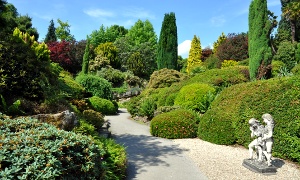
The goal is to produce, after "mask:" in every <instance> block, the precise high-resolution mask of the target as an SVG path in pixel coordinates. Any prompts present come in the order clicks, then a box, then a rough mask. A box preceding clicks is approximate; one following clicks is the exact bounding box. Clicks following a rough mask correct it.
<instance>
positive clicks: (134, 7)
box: [7, 0, 281, 58]
mask: <svg viewBox="0 0 300 180" xmlns="http://www.w3.org/2000/svg"><path fill="white" fill-rule="evenodd" d="M7 2H8V3H12V4H13V5H14V6H15V7H16V8H17V10H18V12H19V13H20V14H21V15H26V14H27V15H29V16H30V17H31V18H32V22H33V27H35V28H37V30H38V32H39V34H40V38H39V41H42V40H43V39H44V38H45V35H46V33H47V31H48V26H49V24H50V20H51V19H53V20H54V22H55V26H57V19H58V18H59V19H60V20H62V21H63V22H66V21H67V22H68V23H69V25H70V26H71V28H70V30H71V34H72V35H74V36H75V38H76V40H78V41H79V40H82V39H85V38H86V36H87V35H89V34H91V33H92V31H94V30H98V29H99V28H100V26H101V25H102V24H103V25H104V26H105V27H109V26H111V25H114V24H117V25H120V26H124V27H125V28H128V29H129V28H130V27H131V26H133V25H134V23H135V22H136V21H137V20H138V19H141V20H143V21H144V20H146V19H148V20H149V21H150V22H151V23H152V25H153V27H154V30H155V32H156V34H157V36H158V37H159V34H160V30H161V25H162V21H163V18H164V15H165V13H170V12H174V13H175V16H176V25H177V33H178V45H179V46H178V51H179V52H178V53H179V55H182V56H183V57H184V58H185V57H187V56H188V52H189V48H190V42H191V40H192V39H193V37H194V35H196V36H198V37H200V42H201V46H202V48H205V47H207V46H211V45H212V43H213V42H215V41H216V40H217V39H218V37H219V36H220V35H221V33H222V32H224V33H225V34H226V35H227V34H228V33H241V32H247V31H248V9H249V5H250V2H251V0H226V1H222V0H210V1H205V0H109V1H108V0H106V1H103V0H85V1H83V0H51V1H47V0H7ZM268 8H269V10H271V11H272V12H274V13H275V15H277V16H278V20H279V18H280V14H281V10H280V8H281V5H280V0H268Z"/></svg>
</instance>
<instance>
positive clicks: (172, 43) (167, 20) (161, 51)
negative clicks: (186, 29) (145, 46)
mask: <svg viewBox="0 0 300 180" xmlns="http://www.w3.org/2000/svg"><path fill="white" fill-rule="evenodd" d="M177 49H178V40H177V26H176V18H175V13H173V12H171V13H169V14H165V17H164V20H163V23H162V27H161V31H160V36H159V41H158V47H157V66H158V69H163V68H168V69H175V70H177V58H178V50H177Z"/></svg>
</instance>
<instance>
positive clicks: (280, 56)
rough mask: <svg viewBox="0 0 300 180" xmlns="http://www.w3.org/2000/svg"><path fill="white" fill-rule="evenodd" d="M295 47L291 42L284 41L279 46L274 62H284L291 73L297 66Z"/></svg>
mask: <svg viewBox="0 0 300 180" xmlns="http://www.w3.org/2000/svg"><path fill="white" fill-rule="evenodd" d="M295 53H296V49H295V45H294V44H293V43H292V42H289V41H283V42H281V43H280V44H279V46H278V50H277V53H276V55H275V56H274V57H273V59H274V60H278V61H282V62H284V63H285V64H286V67H287V69H288V71H290V70H291V69H292V68H293V67H294V66H295V64H296V58H295Z"/></svg>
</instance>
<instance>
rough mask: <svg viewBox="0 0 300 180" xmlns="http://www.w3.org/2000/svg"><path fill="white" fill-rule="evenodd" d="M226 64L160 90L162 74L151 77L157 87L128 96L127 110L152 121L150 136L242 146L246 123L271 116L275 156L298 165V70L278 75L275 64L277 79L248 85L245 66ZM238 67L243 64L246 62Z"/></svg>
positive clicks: (247, 137)
mask: <svg viewBox="0 0 300 180" xmlns="http://www.w3.org/2000/svg"><path fill="white" fill-rule="evenodd" d="M224 63H226V64H227V65H224V66H228V67H223V68H221V69H210V70H205V71H203V72H200V73H197V74H195V75H193V76H192V77H190V78H188V79H184V80H180V81H177V82H173V83H171V84H169V85H168V86H161V87H160V86H159V84H164V83H165V82H166V80H165V79H164V78H163V76H164V75H163V76H162V77H159V78H157V77H155V79H156V80H157V81H158V82H156V83H155V84H157V85H156V86H149V85H148V88H146V89H145V90H144V91H143V92H142V93H141V94H140V95H139V96H137V97H135V98H132V99H131V100H130V101H129V102H128V103H127V104H126V106H127V108H128V111H129V112H130V113H131V115H133V116H148V117H150V118H149V119H150V120H151V122H150V131H151V134H152V135H153V136H159V137H163V138H190V137H199V138H201V139H203V140H205V141H209V142H212V143H215V144H225V145H232V144H240V145H243V146H245V147H247V146H248V144H249V143H250V142H251V137H250V131H249V125H248V120H249V119H250V118H256V119H261V116H262V115H263V114H264V113H270V114H271V115H272V116H273V117H274V119H275V122H276V125H275V130H274V139H276V141H275V143H274V148H273V155H274V156H277V157H280V158H284V159H289V160H292V161H295V162H300V141H299V138H300V133H299V132H300V126H299V122H300V121H299V112H300V109H299V107H300V106H299V92H300V81H299V77H298V76H297V73H299V72H298V71H299V70H298V69H299V67H300V66H297V65H296V66H294V67H293V69H292V71H293V72H295V73H294V76H286V77H285V75H277V74H282V73H283V72H282V70H280V69H281V68H282V67H284V66H285V65H284V63H282V62H277V61H274V62H273V64H272V65H273V71H274V73H273V74H274V77H275V76H276V77H277V76H280V78H272V79H269V80H260V81H254V82H250V79H249V70H248V67H247V66H235V65H234V66H232V65H231V64H232V62H227V61H224ZM240 63H241V64H244V65H246V64H247V63H248V60H245V61H241V62H239V64H240ZM234 64H235V63H234ZM276 73H277V74H276ZM150 81H151V79H150ZM160 82H161V83H160ZM195 112H197V113H195ZM195 128H196V130H195ZM195 133H196V134H195Z"/></svg>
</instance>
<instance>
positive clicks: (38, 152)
mask: <svg viewBox="0 0 300 180" xmlns="http://www.w3.org/2000/svg"><path fill="white" fill-rule="evenodd" d="M0 124H1V125H0V144H1V146H0V165H1V166H0V177H1V179H57V178H59V179H78V178H79V179H101V178H102V176H103V173H104V169H103V165H104V164H102V163H103V162H102V161H101V157H102V155H103V154H104V151H103V150H101V149H99V148H98V146H97V145H96V144H95V143H94V141H93V139H92V138H91V137H88V136H84V135H81V134H76V133H74V132H67V131H63V130H58V129H57V128H56V127H54V126H52V125H49V124H46V123H40V122H39V121H37V120H35V119H30V118H21V119H14V120H11V119H5V120H0Z"/></svg>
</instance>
